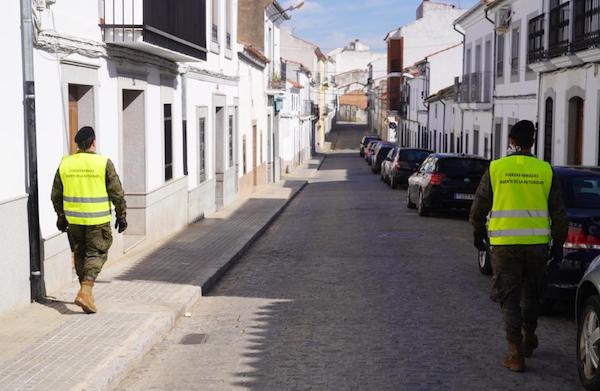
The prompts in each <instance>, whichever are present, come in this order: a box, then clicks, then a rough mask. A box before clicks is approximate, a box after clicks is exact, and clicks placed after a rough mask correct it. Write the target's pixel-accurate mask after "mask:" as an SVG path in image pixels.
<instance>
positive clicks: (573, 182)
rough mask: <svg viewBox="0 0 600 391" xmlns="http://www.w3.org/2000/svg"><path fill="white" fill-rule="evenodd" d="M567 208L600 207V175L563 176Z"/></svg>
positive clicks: (562, 181) (562, 182)
mask: <svg viewBox="0 0 600 391" xmlns="http://www.w3.org/2000/svg"><path fill="white" fill-rule="evenodd" d="M561 184H562V190H563V198H564V201H565V206H566V207H567V208H577V209H600V177H566V178H563V177H561Z"/></svg>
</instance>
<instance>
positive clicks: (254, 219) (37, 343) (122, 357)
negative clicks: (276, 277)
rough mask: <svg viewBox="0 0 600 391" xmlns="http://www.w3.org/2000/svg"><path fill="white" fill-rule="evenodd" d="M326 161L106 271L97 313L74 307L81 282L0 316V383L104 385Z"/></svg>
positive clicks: (11, 386)
mask: <svg viewBox="0 0 600 391" xmlns="http://www.w3.org/2000/svg"><path fill="white" fill-rule="evenodd" d="M322 161H323V157H318V158H315V159H313V160H311V161H310V162H309V164H307V165H306V166H305V167H302V168H299V169H297V170H296V171H295V172H294V173H292V174H291V175H289V176H286V177H284V178H283V181H282V182H281V183H279V184H275V185H269V186H265V187H263V188H260V189H259V190H258V191H257V192H255V193H253V194H251V195H249V196H248V197H246V198H244V199H240V200H238V201H236V202H235V203H233V204H232V205H230V206H228V207H226V208H224V209H222V210H221V211H219V212H217V213H215V214H213V215H211V216H208V217H207V218H206V219H204V220H202V221H200V222H199V223H196V224H192V225H190V226H189V227H188V228H187V229H186V230H185V231H183V232H182V233H180V234H178V235H176V236H175V237H173V238H171V239H170V240H167V241H165V242H163V243H161V244H158V245H156V246H155V247H154V248H153V249H145V250H138V251H137V252H134V253H133V254H132V255H128V256H127V258H126V259H125V260H123V261H119V262H117V263H116V264H115V265H113V266H110V267H108V268H107V269H105V270H104V271H103V272H102V274H101V275H100V278H99V280H98V281H97V284H96V287H95V297H96V303H97V306H98V309H99V313H98V314H95V315H85V314H83V313H82V312H81V310H80V308H79V307H77V306H75V305H74V304H72V301H73V298H74V297H75V295H76V293H77V290H78V284H76V283H74V284H73V285H72V286H71V287H69V288H68V289H66V290H65V291H63V292H61V293H60V294H59V295H58V296H57V297H55V298H52V299H49V300H46V301H45V302H43V303H34V304H32V305H31V306H29V307H28V308H26V309H25V310H22V311H18V312H17V313H12V314H9V315H7V316H5V317H3V318H0V347H1V349H0V390H103V389H110V388H111V386H115V385H116V384H118V382H119V380H120V379H121V378H122V377H123V376H124V375H125V374H126V373H127V371H128V370H129V369H130V368H131V367H132V365H134V364H135V363H136V361H137V360H139V359H140V358H141V357H142V356H143V355H144V354H145V353H146V352H147V351H148V350H149V349H150V348H152V346H154V345H155V344H156V343H158V342H159V341H160V340H161V339H162V338H163V337H164V336H165V335H166V334H167V333H168V332H169V331H170V330H171V329H172V328H173V326H174V324H175V322H176V320H177V318H179V317H180V316H183V315H184V314H185V313H186V311H188V310H189V309H190V308H191V307H192V305H193V304H194V303H195V302H196V301H197V300H198V299H199V298H200V297H201V296H202V292H206V291H208V290H209V289H210V288H211V287H212V286H213V285H214V284H215V282H216V281H217V280H218V279H219V278H220V277H221V276H222V275H223V273H225V271H226V270H227V269H228V268H229V267H231V265H232V264H234V263H235V261H236V260H237V259H239V258H240V256H241V255H242V254H243V253H244V252H245V251H246V250H247V249H248V248H249V247H250V246H251V245H252V243H253V242H254V241H255V240H256V239H257V238H258V237H260V235H261V234H262V233H263V232H264V231H265V230H266V229H267V228H268V226H269V225H270V224H271V223H272V222H273V221H274V220H275V219H276V218H277V216H278V215H279V214H280V213H281V212H282V211H283V210H284V208H285V206H286V205H287V204H288V203H289V202H290V201H291V200H292V199H293V198H294V197H295V196H296V195H297V194H298V193H299V192H300V191H301V190H302V188H303V187H304V186H305V185H306V184H307V180H308V179H310V178H311V177H312V176H313V175H314V174H315V173H316V171H317V169H318V167H319V166H320V164H321V163H322Z"/></svg>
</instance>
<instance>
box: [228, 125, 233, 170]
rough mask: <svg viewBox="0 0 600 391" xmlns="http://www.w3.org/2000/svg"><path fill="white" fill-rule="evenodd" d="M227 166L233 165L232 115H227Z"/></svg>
mask: <svg viewBox="0 0 600 391" xmlns="http://www.w3.org/2000/svg"><path fill="white" fill-rule="evenodd" d="M228 128H229V140H228V141H229V160H228V161H229V167H233V115H230V116H229V126H228Z"/></svg>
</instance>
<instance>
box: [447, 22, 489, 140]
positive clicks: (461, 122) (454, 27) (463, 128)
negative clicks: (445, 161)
mask: <svg viewBox="0 0 600 391" xmlns="http://www.w3.org/2000/svg"><path fill="white" fill-rule="evenodd" d="M452 28H453V29H454V31H456V32H457V33H459V34H460V35H462V37H463V66H464V64H466V62H465V56H466V53H467V34H465V33H463V32H462V31H460V30H459V29H457V28H456V23H454V24H453V25H452ZM492 66H493V65H492ZM464 71H465V69H464V68H463V72H464ZM463 79H464V78H463ZM463 81H464V80H463ZM461 85H462V83H461ZM458 94H459V95H460V90H459V91H458ZM456 98H457V99H456V100H459V99H460V98H459V97H458V96H457V97H456ZM460 113H461V121H460V133H461V134H465V111H464V110H463V109H460ZM444 115H445V112H444ZM443 137H444V139H445V138H446V129H445V128H444V136H443ZM461 142H462V140H461ZM468 147H469V146H468V145H467V148H468Z"/></svg>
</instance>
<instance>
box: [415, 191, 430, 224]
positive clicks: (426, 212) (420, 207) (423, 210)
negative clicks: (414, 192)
mask: <svg viewBox="0 0 600 391" xmlns="http://www.w3.org/2000/svg"><path fill="white" fill-rule="evenodd" d="M417 209H418V211H419V216H421V217H427V216H429V208H427V207H426V206H425V200H424V199H423V190H420V191H419V204H418V206H417Z"/></svg>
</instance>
